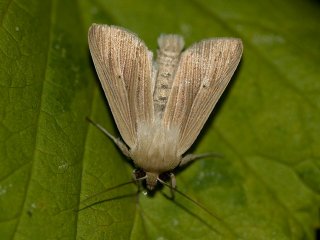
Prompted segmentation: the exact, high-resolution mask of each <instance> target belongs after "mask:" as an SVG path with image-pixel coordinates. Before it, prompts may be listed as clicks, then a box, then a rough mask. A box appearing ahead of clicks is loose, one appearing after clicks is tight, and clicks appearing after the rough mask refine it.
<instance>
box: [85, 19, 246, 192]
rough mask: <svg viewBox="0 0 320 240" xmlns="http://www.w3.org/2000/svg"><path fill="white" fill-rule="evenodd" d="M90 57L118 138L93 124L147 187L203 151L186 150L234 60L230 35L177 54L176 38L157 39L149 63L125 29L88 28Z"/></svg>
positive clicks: (237, 52) (236, 43) (236, 51)
mask: <svg viewBox="0 0 320 240" xmlns="http://www.w3.org/2000/svg"><path fill="white" fill-rule="evenodd" d="M88 39H89V48H90V52H91V55H92V59H93V62H94V65H95V68H96V71H97V74H98V77H99V79H100V82H101V85H102V87H103V90H104V93H105V95H106V97H107V100H108V103H109V105H110V109H111V111H112V114H113V117H114V120H115V123H116V125H117V127H118V130H119V132H120V134H121V137H122V139H123V141H122V140H121V139H119V138H115V137H114V136H112V135H111V134H110V133H108V132H107V131H106V130H105V129H103V128H102V127H101V126H100V125H98V124H95V123H94V124H95V125H96V126H97V127H99V128H100V129H101V130H102V131H104V132H105V133H106V134H107V136H108V137H109V138H111V139H112V140H113V141H114V143H115V144H116V145H117V146H118V147H119V149H120V150H121V151H122V153H123V154H124V155H125V156H127V157H128V158H130V159H132V160H133V162H134V164H135V165H136V166H137V167H139V168H140V169H141V170H140V171H136V174H135V175H134V177H135V178H136V180H141V179H145V180H146V185H147V188H148V189H150V190H152V189H154V188H155V186H156V184H157V182H161V183H163V182H164V181H163V180H162V178H161V176H162V175H163V174H166V173H169V176H170V178H171V186H172V187H173V188H174V187H175V185H176V181H175V177H174V174H173V173H172V171H173V170H174V169H175V168H177V167H180V166H183V165H186V164H187V163H190V162H191V161H194V160H195V159H198V158H202V157H204V156H207V154H198V155H194V154H187V155H184V153H185V152H186V151H187V150H188V149H189V148H190V147H191V145H192V144H193V143H194V141H195V140H196V138H197V136H198V135H199V133H200V131H201V129H202V127H203V125H204V124H205V122H206V121H207V119H208V117H209V115H210V113H211V112H212V110H213V108H214V106H215V105H216V103H217V101H218V100H219V98H220V96H221V94H222V93H223V91H224V89H225V88H226V86H227V85H228V83H229V81H230V79H231V77H232V75H233V73H234V71H235V70H236V68H237V65H238V63H239V61H240V58H241V55H242V50H243V46H242V42H241V40H240V39H237V38H211V39H206V40H203V41H200V42H198V43H195V44H193V45H192V46H191V47H189V48H187V49H186V50H185V51H183V48H184V39H183V37H182V36H179V35H174V34H168V35H161V36H160V37H159V38H158V45H159V49H158V52H157V58H156V60H155V61H153V54H152V52H151V51H149V50H148V48H147V47H146V45H145V44H144V42H143V41H142V40H140V39H139V38H138V37H137V36H136V35H135V34H133V33H131V32H130V31H128V30H126V29H124V28H121V27H117V26H108V25H101V24H93V25H92V26H91V27H90V29H89V33H88Z"/></svg>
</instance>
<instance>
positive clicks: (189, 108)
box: [163, 38, 243, 155]
mask: <svg viewBox="0 0 320 240" xmlns="http://www.w3.org/2000/svg"><path fill="white" fill-rule="evenodd" d="M242 48H243V47H242V42H241V40H240V39H233V38H217V39H209V40H204V41H201V42H199V43H196V44H194V45H193V46H191V47H190V48H188V49H187V50H186V51H185V52H183V53H182V54H181V58H180V62H179V66H178V68H177V71H176V74H175V78H174V81H173V85H172V90H171V93H170V96H169V99H168V103H167V106H166V110H165V113H164V117H163V121H164V124H165V125H166V126H167V127H168V128H169V129H170V128H171V127H173V128H179V132H180V138H179V144H178V151H179V152H178V154H179V155H182V154H183V153H184V152H185V151H187V150H188V149H189V148H190V147H191V145H192V144H193V142H194V141H195V139H196V138H197V136H198V135H199V133H200V131H201V129H202V127H203V125H204V124H205V122H206V121H207V119H208V117H209V115H210V113H211V112H212V110H213V108H214V106H215V105H216V103H217V101H218V100H219V98H220V96H221V94H222V93H223V91H224V89H225V88H226V86H227V85H228V83H229V81H230V79H231V77H232V75H233V73H234V71H235V70H236V67H237V65H238V63H239V61H240V58H241V55H242Z"/></svg>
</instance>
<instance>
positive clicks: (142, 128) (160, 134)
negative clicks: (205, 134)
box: [130, 119, 181, 174]
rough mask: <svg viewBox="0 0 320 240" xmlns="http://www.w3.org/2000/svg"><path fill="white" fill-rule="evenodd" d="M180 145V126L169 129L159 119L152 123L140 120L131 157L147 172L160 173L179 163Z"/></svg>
mask: <svg viewBox="0 0 320 240" xmlns="http://www.w3.org/2000/svg"><path fill="white" fill-rule="evenodd" d="M178 146H179V129H178V128H173V127H172V128H170V129H168V128H167V127H166V126H164V125H163V124H162V121H161V120H159V119H156V120H154V121H153V122H151V123H146V122H139V123H138V125H137V142H136V144H135V145H134V146H133V147H132V148H131V149H130V157H131V159H132V160H133V161H134V163H135V165H136V166H138V167H139V168H142V169H143V170H144V171H145V172H151V173H158V174H160V173H163V172H168V171H170V170H172V169H174V168H176V167H177V166H178V165H179V163H180V161H181V156H178Z"/></svg>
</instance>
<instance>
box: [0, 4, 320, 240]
mask: <svg viewBox="0 0 320 240" xmlns="http://www.w3.org/2000/svg"><path fill="white" fill-rule="evenodd" d="M319 8H320V7H319V4H318V2H316V1H298V0H293V1H289V0H284V1H278V2H270V1H269V2H268V1H267V2H265V1H235V0H232V1H208V0H194V1H182V0H178V1H169V0H164V1H146V0H144V1H143V0H138V1H129V0H127V1H111V0H109V1H105V0H95V1H89V0H83V1H75V0H71V1H62V0H60V1H58V0H55V1H37V0H28V1H27V0H3V1H1V2H0V59H1V64H0V97H1V101H0V239H32V240H33V239H315V231H316V229H317V228H318V229H319V226H320V220H319V207H320V148H319V146H320V138H319V136H320V124H319V122H320V113H319V112H320V111H319V109H320V101H319V94H320V82H319V81H318V80H319V76H320V70H319V67H318V63H319V62H320V41H319V39H320V30H319V29H320V16H319V10H320V9H319ZM93 22H97V23H106V24H113V25H119V26H123V27H125V28H127V29H129V30H131V31H132V32H135V33H137V34H138V35H139V37H140V38H141V39H143V40H144V41H145V42H146V44H147V46H148V47H149V48H150V49H153V50H154V51H155V50H156V39H157V36H158V35H159V34H160V33H179V34H181V35H183V36H184V37H185V40H186V43H187V46H188V45H190V44H192V43H193V42H196V41H199V40H201V39H203V38H209V37H222V36H232V37H240V38H242V40H243V43H244V55H243V58H242V61H241V64H240V66H239V68H238V70H237V72H236V74H235V76H234V77H233V79H232V83H231V84H230V86H229V87H228V89H227V90H226V92H225V93H224V95H223V97H222V98H221V100H220V101H219V104H218V106H217V107H216V109H215V111H214V114H213V115H212V117H210V119H209V120H208V122H207V124H206V126H205V128H204V129H203V131H202V133H201V135H200V137H199V138H198V140H197V141H196V143H195V145H194V146H193V147H192V149H190V152H196V153H203V152H216V153H219V154H223V157H222V158H215V159H213V158H208V159H202V160H199V161H197V162H195V163H193V164H191V165H190V166H188V167H187V168H184V169H182V170H181V171H178V172H176V177H177V185H178V189H179V190H180V191H182V192H183V193H185V194H187V195H188V196H189V197H190V198H192V199H194V200H195V201H197V202H198V203H199V204H201V205H202V206H204V207H205V209H206V210H207V211H209V212H210V213H211V214H210V213H208V212H207V211H206V210H204V209H203V208H201V207H199V206H197V205H196V204H194V203H192V202H191V201H189V200H188V199H186V198H184V197H182V196H181V195H179V194H176V196H175V200H174V201H172V200H170V199H167V198H166V197H165V195H164V194H169V191H168V189H166V188H162V189H161V190H160V191H157V192H156V193H155V194H154V195H149V196H147V195H145V194H143V193H144V192H143V191H142V192H141V193H140V194H139V195H136V191H137V187H136V186H135V185H127V186H123V187H119V188H116V189H112V190H109V191H107V192H104V193H101V194H98V195H96V194H97V193H100V192H102V191H104V190H105V189H108V188H110V187H113V186H116V185H118V184H121V183H124V182H126V181H129V180H130V179H131V171H132V170H133V167H132V166H131V165H130V164H128V163H130V161H128V160H127V159H126V158H125V157H124V156H122V154H121V153H120V151H119V150H118V149H117V148H116V147H115V146H114V144H113V143H112V142H111V141H110V140H109V139H108V138H107V137H106V136H105V135H103V133H102V132H100V131H98V130H97V129H96V128H94V127H92V126H89V124H88V123H87V122H86V121H85V117H87V116H89V117H90V118H92V119H93V120H94V121H96V122H98V123H100V124H101V125H103V126H104V127H105V128H106V129H107V130H108V131H110V132H111V133H112V134H113V135H115V136H119V133H118V132H117V130H116V127H115V124H114V122H113V119H112V115H111V114H110V111H109V109H108V104H107V101H106V100H105V97H104V95H103V92H102V90H101V87H100V83H99V80H98V78H97V76H96V74H95V71H94V67H93V64H92V61H91V57H90V54H89V51H88V46H87V29H88V27H89V26H90V25H91V24H92V23H93ZM90 196H93V197H92V198H90ZM88 197H89V199H88V200H87V201H85V200H86V199H87V198H88ZM86 206H87V207H86ZM79 208H81V209H82V210H80V211H79V210H78V209H79ZM212 214H213V215H214V216H216V217H214V216H213V215H212ZM318 231H319V230H318Z"/></svg>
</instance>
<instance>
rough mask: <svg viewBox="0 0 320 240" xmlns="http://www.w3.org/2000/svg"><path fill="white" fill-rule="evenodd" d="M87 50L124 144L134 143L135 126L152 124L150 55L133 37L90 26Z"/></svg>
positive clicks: (121, 30)
mask: <svg viewBox="0 0 320 240" xmlns="http://www.w3.org/2000/svg"><path fill="white" fill-rule="evenodd" d="M88 38H89V48H90V52H91V55H92V59H93V62H94V65H95V67H96V70H97V73H98V76H99V79H100V82H101V85H102V87H103V90H104V92H105V95H106V97H107V99H108V103H109V106H110V108H111V111H112V114H113V117H114V119H115V122H116V124H117V127H118V129H119V132H120V134H121V136H122V138H123V140H124V141H125V143H126V144H127V145H128V146H129V147H130V148H132V147H133V146H134V145H135V144H136V142H137V129H136V128H137V122H142V121H146V122H152V119H153V104H152V92H151V71H152V54H151V52H150V51H148V49H147V47H146V46H145V44H144V43H143V42H142V41H141V40H140V39H139V38H138V37H137V36H136V35H134V34H133V33H130V32H128V31H126V30H124V29H122V28H119V27H115V26H108V25H98V24H93V25H92V26H91V27H90V29H89V37H88Z"/></svg>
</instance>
